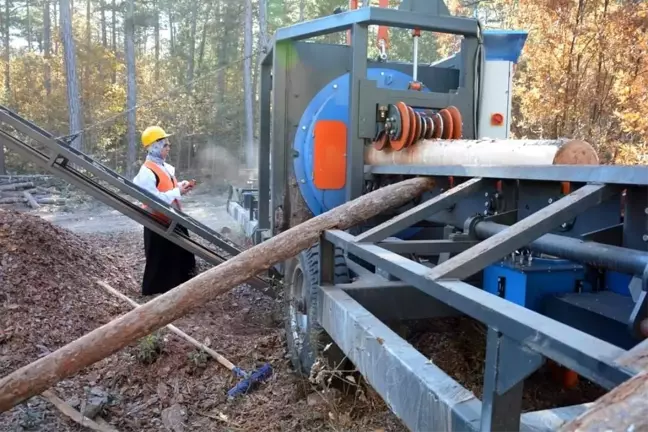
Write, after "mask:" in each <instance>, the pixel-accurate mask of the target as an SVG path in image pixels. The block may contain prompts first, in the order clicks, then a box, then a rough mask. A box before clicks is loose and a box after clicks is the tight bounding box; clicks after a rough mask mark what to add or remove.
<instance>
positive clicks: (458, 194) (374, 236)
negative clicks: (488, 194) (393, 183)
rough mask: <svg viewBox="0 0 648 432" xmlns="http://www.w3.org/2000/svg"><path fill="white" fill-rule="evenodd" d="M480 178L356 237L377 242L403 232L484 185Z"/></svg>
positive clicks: (359, 240) (471, 180)
mask: <svg viewBox="0 0 648 432" xmlns="http://www.w3.org/2000/svg"><path fill="white" fill-rule="evenodd" d="M484 183H485V182H483V181H482V179H480V178H473V179H470V180H468V181H466V182H464V183H461V184H459V185H457V186H455V187H453V188H452V189H449V190H447V191H445V192H443V193H441V194H440V195H437V196H436V197H434V198H432V199H429V200H427V201H425V202H423V203H421V204H419V205H417V206H415V207H413V208H411V209H409V210H407V211H405V212H403V213H401V214H399V215H398V216H395V217H394V218H392V219H390V220H388V221H385V222H383V223H381V224H380V225H377V226H375V227H373V228H371V229H370V230H367V231H365V232H363V233H362V234H359V235H358V236H357V237H356V241H358V242H377V241H380V240H383V239H385V238H387V237H390V236H392V235H394V234H396V233H399V232H401V231H402V230H404V229H407V228H409V227H411V226H412V225H414V224H415V223H417V222H420V221H422V220H424V219H427V218H428V217H430V216H432V215H433V214H435V213H437V212H440V211H441V210H444V209H447V208H448V207H450V206H452V205H453V204H455V203H457V202H458V201H460V200H462V199H463V198H465V197H466V196H468V195H470V194H473V193H475V192H478V191H480V190H481V189H482V188H483V187H484Z"/></svg>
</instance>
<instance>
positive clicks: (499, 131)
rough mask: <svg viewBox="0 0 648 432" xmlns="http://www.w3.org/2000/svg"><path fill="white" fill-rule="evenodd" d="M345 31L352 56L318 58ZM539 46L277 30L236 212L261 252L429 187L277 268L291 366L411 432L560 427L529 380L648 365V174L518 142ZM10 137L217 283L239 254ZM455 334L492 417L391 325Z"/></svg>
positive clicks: (81, 159) (444, 17)
mask: <svg viewBox="0 0 648 432" xmlns="http://www.w3.org/2000/svg"><path fill="white" fill-rule="evenodd" d="M369 25H378V26H380V30H379V32H378V34H379V35H380V36H381V39H380V40H379V47H380V48H381V55H379V56H378V58H376V59H368V58H367V57H368V49H367V46H368V43H369V41H368V26H369ZM388 27H397V28H405V29H411V30H413V36H414V38H413V40H414V49H413V51H414V60H413V62H412V63H399V62H391V61H389V60H388V58H387V56H386V55H385V51H384V50H383V49H384V48H385V47H386V38H385V35H386V30H385V29H386V28H388ZM343 31H347V32H348V35H349V41H348V43H347V44H346V45H335V44H324V43H315V42H310V41H307V39H309V38H312V37H315V36H320V35H325V34H329V33H335V32H343ZM424 31H432V32H440V33H449V34H455V35H460V36H462V37H463V39H462V42H461V49H460V51H459V52H458V53H456V54H455V55H453V56H451V57H449V58H447V59H444V60H443V61H440V62H436V63H433V64H430V63H426V62H425V61H423V60H424V59H419V58H418V56H417V45H416V41H417V37H418V35H419V34H420V32H424ZM525 38H526V33H525V32H521V31H484V30H482V28H481V26H480V23H479V21H478V20H476V19H471V18H461V17H455V16H451V15H450V14H449V12H448V9H447V7H446V6H445V4H444V3H443V1H442V0H409V1H408V0H403V1H402V2H401V3H400V6H399V7H398V9H389V8H386V7H380V8H375V7H362V8H360V9H357V10H349V11H346V12H342V13H337V14H334V15H331V16H328V17H324V18H320V19H316V20H313V21H308V22H303V23H299V24H296V25H293V26H290V27H286V28H282V29H279V30H278V31H277V32H276V34H275V37H274V40H273V41H272V43H271V44H270V45H269V46H268V49H267V52H265V55H264V58H263V61H262V70H261V98H260V104H261V110H260V112H261V119H260V146H259V167H258V187H253V186H254V185H246V186H245V187H244V188H241V189H232V191H231V192H232V193H231V195H230V199H229V201H228V210H229V211H230V213H231V214H232V215H233V216H234V217H236V219H237V220H238V221H239V222H240V223H241V224H242V226H243V227H244V229H245V231H246V233H247V234H248V235H249V236H250V240H251V241H252V242H254V243H257V244H258V243H262V242H264V241H266V240H267V239H270V238H272V237H273V236H275V235H277V234H278V233H280V232H282V231H284V230H286V229H287V228H289V227H292V226H295V225H297V224H299V223H301V222H303V221H305V220H307V219H308V218H311V217H313V216H316V215H320V214H322V213H324V212H326V211H328V210H330V209H333V208H336V207H338V206H340V205H342V204H344V203H345V202H348V201H350V200H353V199H356V198H358V197H360V196H362V195H364V194H365V193H367V192H369V191H372V190H375V189H376V188H380V187H383V186H385V185H389V184H391V183H394V182H398V181H400V180H402V179H405V178H408V177H416V176H425V177H429V178H432V179H434V181H435V189H434V190H433V191H432V192H430V193H426V194H425V195H424V196H422V197H421V198H419V199H417V200H415V201H412V202H411V203H409V204H408V205H406V206H404V207H402V208H400V209H398V210H397V211H395V212H392V213H390V214H384V215H382V216H381V217H378V218H376V219H375V220H371V221H369V222H368V223H367V224H366V225H365V226H362V227H359V228H354V229H353V230H349V231H348V232H347V231H342V230H327V231H325V232H324V233H323V235H322V236H321V240H320V242H319V244H318V245H315V246H313V247H311V248H310V249H308V250H305V251H303V252H301V253H300V254H299V255H298V256H296V257H294V258H293V259H291V260H289V261H287V262H285V263H283V264H282V265H280V266H278V267H279V268H278V269H276V270H278V271H280V272H281V274H282V275H283V278H284V287H285V294H286V300H287V301H286V330H287V332H286V333H287V340H288V348H289V352H290V356H291V359H292V360H293V363H294V365H295V367H296V368H297V369H298V370H300V371H301V372H303V373H309V372H310V370H311V368H312V366H313V365H314V364H315V363H316V362H317V361H318V360H319V359H320V358H321V357H322V356H323V355H324V356H328V357H329V358H335V353H336V352H337V354H338V359H339V358H341V357H345V358H347V359H348V360H350V361H351V362H352V363H353V364H354V366H355V367H356V368H357V369H358V371H359V372H360V373H361V374H362V375H363V376H364V377H365V378H366V380H367V381H368V382H369V383H370V384H371V385H372V386H373V388H374V389H375V390H376V391H377V392H378V393H379V394H380V395H381V396H382V398H383V399H384V400H385V401H386V403H387V404H388V405H389V407H390V409H391V410H392V411H393V412H394V413H395V414H396V415H397V416H398V417H399V418H400V419H401V420H402V422H403V423H404V424H405V425H406V426H407V427H408V428H409V429H410V430H412V431H445V430H448V431H454V430H482V431H514V430H524V431H546V430H555V429H557V428H559V427H561V425H564V424H565V422H568V421H570V420H572V419H574V418H575V417H576V416H578V415H579V414H580V413H582V412H583V411H585V410H586V409H587V407H588V405H587V404H583V405H577V406H567V407H556V408H553V409H547V410H543V411H536V412H525V413H522V409H521V406H522V391H523V385H524V380H525V379H526V378H527V377H529V376H530V375H531V374H532V373H533V372H534V371H536V370H538V369H539V368H540V367H541V366H542V365H543V364H544V363H545V362H546V361H547V360H551V361H554V362H556V363H558V364H560V365H563V366H564V367H566V368H568V369H570V370H571V371H574V372H575V373H577V374H578V375H581V376H583V377H585V378H587V379H589V380H591V381H593V382H595V383H597V384H598V385H600V386H602V387H604V388H606V389H613V388H615V387H617V386H618V385H619V384H621V383H623V382H625V381H627V380H628V379H630V378H631V377H634V376H635V375H636V374H637V373H638V372H639V370H640V369H641V366H642V365H641V364H640V362H639V361H637V360H640V359H641V358H645V357H646V356H645V353H644V351H645V350H646V348H647V347H646V342H642V341H643V339H644V338H645V336H642V335H641V323H642V322H643V321H644V320H645V319H646V318H647V314H648V305H647V304H646V303H647V301H648V300H647V298H646V291H648V167H645V166H600V165H598V157H597V156H596V152H595V151H594V149H593V148H592V146H591V145H589V144H588V143H586V142H584V141H579V140H569V139H560V140H513V139H509V130H510V119H511V93H512V89H511V85H512V84H511V83H512V81H511V76H512V73H513V68H514V64H515V63H516V62H517V59H518V57H519V55H520V52H521V49H522V47H523V45H524V42H525ZM0 123H2V125H3V126H4V127H3V128H2V129H0V140H1V141H2V144H4V145H5V146H6V147H8V148H11V149H13V150H15V151H17V152H19V153H20V154H22V155H23V156H25V157H26V158H28V159H29V160H31V161H33V162H35V163H37V164H38V165H39V166H41V167H42V168H44V169H46V170H48V171H50V172H52V173H53V174H55V175H57V176H60V177H61V178H63V179H66V180H67V181H69V182H70V183H71V184H73V185H75V186H78V187H80V188H82V189H83V190H85V191H86V192H88V193H90V194H91V195H93V196H94V197H95V198H97V199H99V200H100V201H102V202H104V203H105V204H107V205H110V206H112V207H113V208H115V209H117V210H119V211H120V212H122V213H123V214H125V215H126V216H128V217H131V218H132V219H133V220H135V221H137V222H139V223H140V224H142V225H144V226H147V227H149V228H151V229H153V230H155V231H156V232H158V233H159V234H160V235H163V236H165V237H167V238H169V239H170V240H172V241H174V242H175V243H176V244H179V245H180V246H182V247H184V248H186V249H187V250H190V251H192V252H194V253H196V254H197V255H199V256H201V257H203V258H204V259H206V260H208V261H210V262H212V263H213V264H216V265H217V264H219V263H221V262H223V261H224V260H226V259H227V258H228V257H232V256H235V255H238V254H239V253H240V248H239V247H237V246H236V245H234V244H232V243H231V242H229V241H227V240H226V239H224V238H223V237H221V236H220V235H219V234H218V233H216V232H214V231H213V230H211V229H210V228H209V227H206V226H204V225H203V224H201V223H200V222H198V221H196V220H194V219H193V218H191V217H190V216H188V215H186V214H184V213H182V212H180V211H176V210H173V209H172V208H170V207H169V206H166V205H165V204H164V203H163V202H161V201H159V200H157V199H156V198H155V197H153V196H151V195H149V194H147V193H146V192H144V191H142V190H141V189H140V188H138V187H137V186H135V185H134V184H133V183H131V182H130V181H129V180H128V179H125V178H124V177H122V176H120V175H119V174H117V173H115V172H114V171H112V170H110V169H109V168H108V167H106V166H104V165H102V164H100V163H98V162H97V161H95V160H93V159H92V158H91V157H89V156H87V155H85V154H83V153H81V152H79V151H76V150H74V149H73V148H72V147H71V146H70V145H69V143H67V142H66V141H65V140H63V139H59V138H56V137H54V136H53V135H52V134H51V133H49V132H47V131H45V130H43V129H41V128H39V127H38V126H36V125H34V124H33V123H31V122H29V121H28V120H26V119H23V118H22V117H20V116H18V115H17V114H15V113H13V112H12V111H10V110H9V109H6V108H1V107H0ZM141 204H146V205H147V206H148V207H149V208H152V209H153V210H155V211H157V212H161V213H163V214H165V215H166V216H167V217H168V218H170V219H171V221H172V222H171V224H170V225H163V224H161V223H160V222H159V221H157V220H156V219H154V218H152V217H151V215H150V214H149V213H148V212H146V211H145V210H143V209H142V206H141ZM177 225H183V226H185V227H187V228H188V230H189V232H190V233H191V235H192V236H193V237H194V238H190V237H187V236H184V235H183V234H181V233H180V232H179V231H178V230H176V229H175V228H176V226H177ZM196 237H198V238H201V239H202V240H203V242H198V241H196ZM207 245H209V246H207ZM251 283H252V284H254V285H256V286H258V287H260V288H264V287H266V282H265V281H264V280H263V278H262V277H257V278H254V279H253V280H251ZM460 315H467V316H470V317H472V318H474V319H476V320H478V321H480V322H481V323H483V324H484V325H485V326H486V327H487V329H488V330H487V336H486V337H487V350H486V359H485V370H484V387H483V395H482V398H481V400H480V399H479V398H477V397H476V396H475V395H474V394H473V393H472V392H471V391H469V390H468V389H466V388H464V387H463V386H462V385H461V384H460V383H458V382H457V381H456V380H455V379H453V378H452V377H450V376H449V375H448V374H447V373H446V372H444V371H443V370H442V369H441V368H439V367H438V366H437V365H435V364H434V363H433V362H431V361H429V360H428V359H427V358H426V357H425V356H423V355H422V354H421V353H420V352H419V351H417V350H416V349H415V348H414V347H413V346H412V345H411V344H409V343H408V342H407V341H406V340H404V339H403V338H401V337H400V336H399V335H398V334H397V333H396V332H394V331H393V330H392V329H391V328H390V327H389V326H388V325H387V324H385V323H386V322H393V321H400V320H410V319H421V318H435V317H444V316H460ZM331 342H333V343H334V345H333V348H330V349H328V350H326V352H325V353H323V349H322V348H323V347H324V346H328V345H329V344H330V343H331Z"/></svg>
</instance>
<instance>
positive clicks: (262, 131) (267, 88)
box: [258, 64, 272, 230]
mask: <svg viewBox="0 0 648 432" xmlns="http://www.w3.org/2000/svg"><path fill="white" fill-rule="evenodd" d="M271 71H272V65H271V64H262V65H261V94H260V100H259V105H260V107H259V109H260V119H259V123H260V126H259V157H258V165H259V174H258V175H259V225H258V227H259V230H267V229H270V226H271V225H270V130H271V128H270V122H271V121H272V119H271V118H270V97H271V85H272V81H271V80H272V77H271V75H270V73H271Z"/></svg>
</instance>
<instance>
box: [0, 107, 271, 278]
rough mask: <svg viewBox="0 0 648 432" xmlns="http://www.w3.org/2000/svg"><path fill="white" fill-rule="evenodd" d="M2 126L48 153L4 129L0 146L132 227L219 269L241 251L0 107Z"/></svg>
mask: <svg viewBox="0 0 648 432" xmlns="http://www.w3.org/2000/svg"><path fill="white" fill-rule="evenodd" d="M0 124H4V125H6V126H9V127H11V128H13V129H14V130H15V131H16V132H18V133H20V134H24V135H25V136H27V137H28V138H29V139H33V140H34V141H36V142H37V143H39V144H41V145H43V146H44V147H45V148H46V149H47V152H48V153H44V152H42V151H41V150H39V149H38V148H36V147H35V146H33V145H30V144H28V143H27V142H25V141H23V140H22V139H21V138H19V137H18V136H16V135H15V134H12V133H10V132H8V131H7V129H6V128H5V129H3V130H0V141H1V142H2V143H3V144H4V145H5V146H6V147H8V148H12V149H14V150H15V151H17V152H18V153H20V154H22V155H23V156H25V157H27V158H28V159H29V160H31V161H33V162H35V163H36V164H38V165H39V166H41V167H42V168H44V169H46V170H48V171H49V172H51V173H52V174H54V175H56V176H58V177H60V178H62V179H64V180H66V181H68V182H69V183H71V184H72V185H74V186H77V187H79V188H81V189H82V190H84V191H85V192H87V193H88V194H90V195H92V196H93V197H95V198H96V199H98V200H99V201H101V202H102V203H104V204H106V205H108V206H110V207H112V208H114V209H116V210H117V211H119V212H120V213H122V214H124V215H125V216H127V217H129V218H131V219H132V220H134V221H135V222H137V223H139V224H141V225H143V226H145V227H147V228H149V229H151V230H153V231H154V232H156V233H157V234H159V235H161V236H163V237H165V238H167V239H168V240H170V241H172V242H173V243H175V244H177V245H178V246H180V247H182V248H184V249H186V250H188V251H190V252H192V253H194V254H196V255H198V256H199V257H201V258H203V259H204V260H206V261H208V262H210V263H212V264H214V265H218V264H220V263H222V262H224V261H226V260H227V259H228V257H231V256H235V255H238V254H239V253H240V252H241V251H240V250H239V248H238V247H237V246H235V245H234V244H233V243H231V242H230V241H229V240H227V239H225V238H224V237H222V236H221V235H220V234H218V233H216V232H215V231H213V230H212V229H210V228H209V227H207V226H205V225H203V224H202V223H200V222H199V221H197V220H195V219H194V218H192V217H191V216H189V215H187V214H186V213H183V212H181V211H179V210H176V209H174V208H172V207H171V206H168V205H167V204H166V203H165V202H163V201H161V200H160V199H158V198H157V197H155V196H154V195H151V194H150V193H148V192H147V191H145V190H143V189H141V188H139V187H138V186H137V185H135V184H134V183H132V182H131V181H130V180H128V179H126V178H125V177H122V176H121V175H119V174H118V173H116V172H114V171H112V170H111V169H110V168H108V167H106V166H105V165H102V164H101V163H99V162H97V161H95V160H94V159H92V158H90V157H89V156H87V155H85V154H84V153H82V152H80V151H78V150H76V149H74V148H72V147H71V146H69V145H68V144H66V143H64V142H63V141H61V140H59V139H56V138H55V137H54V135H52V134H51V133H49V132H47V131H45V130H43V129H41V128H39V127H38V126H36V125H35V124H33V123H32V122H30V121H28V120H26V119H24V118H22V117H21V116H19V115H17V114H16V113H14V112H13V111H11V110H10V109H8V108H6V107H2V106H0ZM106 184H107V185H106ZM110 187H112V188H114V189H117V190H118V191H120V192H122V193H123V194H125V195H127V196H128V197H130V198H133V199H135V200H137V201H139V202H140V203H142V204H146V205H147V206H149V207H150V208H151V209H152V210H153V211H157V212H160V213H162V214H164V215H165V216H166V217H168V218H169V219H170V220H171V223H170V225H165V224H163V223H161V222H159V221H158V220H157V219H155V218H154V217H153V216H152V215H151V213H149V212H147V211H146V210H144V209H143V208H142V207H141V206H140V205H138V204H137V203H134V202H132V201H130V200H128V199H126V198H125V197H123V196H121V195H119V194H118V193H116V192H115V190H114V189H111V188H110ZM178 227H185V228H186V229H187V230H188V231H189V232H190V233H192V234H193V235H195V236H198V237H200V238H202V239H204V240H205V241H207V242H208V243H209V244H211V245H213V246H215V247H216V248H217V250H214V249H212V248H209V247H207V246H204V245H202V244H200V243H199V242H197V241H196V240H193V239H191V238H190V237H188V236H185V235H184V234H183V233H182V232H181V231H179V230H178V229H177V228H178ZM250 284H251V285H253V286H254V287H255V288H259V289H264V288H267V286H268V284H267V283H266V282H265V281H264V280H263V279H261V278H259V277H255V278H253V279H252V280H251V281H250Z"/></svg>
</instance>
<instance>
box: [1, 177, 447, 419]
mask: <svg viewBox="0 0 648 432" xmlns="http://www.w3.org/2000/svg"><path fill="white" fill-rule="evenodd" d="M432 187H434V181H433V180H432V179H429V178H414V179H410V180H405V181H403V182H400V183H396V184H392V185H389V186H386V187H384V188H382V189H378V190H376V191H374V192H371V193H369V194H366V195H363V196H361V197H359V198H357V199H355V200H353V201H349V202H347V203H345V204H343V205H341V206H339V207H336V208H334V209H332V210H330V211H328V212H326V213H323V214H321V215H319V216H317V217H315V218H313V219H310V220H308V221H306V222H304V223H303V224H301V225H298V226H296V227H294V228H291V229H289V230H287V231H284V232H282V233H281V234H279V235H277V236H275V237H272V238H271V239H269V240H267V241H265V242H263V243H261V244H259V245H257V246H255V247H253V248H250V249H247V250H245V251H243V252H242V253H241V254H239V255H237V256H235V257H233V258H231V259H229V260H228V261H226V262H224V263H222V264H220V265H218V266H216V267H213V268H212V269H210V270H208V271H206V272H204V273H202V274H200V275H198V276H196V277H195V278H193V279H191V280H189V281H187V282H185V283H183V284H182V285H179V286H177V287H175V288H174V289H172V290H171V291H169V292H167V293H165V294H163V295H161V296H159V297H157V298H155V299H154V300H151V301H150V302H148V303H146V304H144V305H142V306H140V307H138V308H136V309H134V310H132V311H130V312H128V313H126V314H124V315H122V316H121V317H119V318H117V319H115V320H113V321H111V322H110V323H108V324H105V325H103V326H102V327H99V328H98V329H95V330H94V331H92V332H90V333H88V334H86V335H84V336H82V337H81V338H79V339H77V340H75V341H73V342H71V343H69V344H67V345H65V346H64V347H62V348H59V349H58V350H56V351H55V352H53V353H51V354H49V355H47V356H45V357H42V358H40V359H39V360H37V361H35V362H33V363H31V364H28V365H26V366H24V367H22V368H20V369H18V370H17V371H14V372H13V373H11V374H9V375H8V376H6V377H4V378H2V379H1V380H0V412H4V411H7V410H8V409H10V408H12V407H14V406H15V405H17V404H19V403H21V402H23V401H25V400H27V399H29V398H30V397H32V396H35V395H38V394H40V393H41V392H43V391H44V390H46V389H48V388H49V387H51V386H52V385H54V384H56V383H57V382H59V381H61V380H63V379H65V378H67V377H69V376H71V375H73V374H75V373H77V372H78V371H80V370H81V369H83V368H84V367H86V366H90V365H91V364H93V363H95V362H98V361H99V360H102V359H104V358H106V357H108V356H110V355H112V354H114V353H115V352H117V351H119V350H120V349H122V348H124V347H126V346H127V345H129V344H130V343H132V342H134V341H136V340H138V339H139V338H142V337H144V336H146V335H148V334H150V333H152V332H153V331H155V330H157V329H159V328H161V327H162V326H165V325H167V324H169V323H172V322H173V321H175V320H177V319H178V318H180V317H182V316H184V315H186V314H187V313H189V312H190V311H191V310H192V309H194V308H196V307H198V306H201V305H203V304H204V303H205V302H207V301H211V300H213V299H214V298H215V297H216V296H218V295H221V294H223V293H224V292H227V291H229V290H230V289H232V288H234V287H236V286H238V285H240V284H242V283H244V282H245V281H247V280H248V279H250V278H252V277H254V276H255V275H257V274H259V273H261V272H262V271H265V270H267V269H269V268H270V267H271V266H273V265H275V264H277V263H279V262H282V261H285V260H287V259H289V258H291V257H293V256H295V255H297V254H298V253H299V252H301V251H302V250H304V249H307V248H309V247H311V246H312V245H314V244H316V243H317V242H318V241H319V238H320V235H321V234H322V233H323V232H324V231H326V230H330V229H341V230H345V229H348V228H350V227H353V226H355V225H357V224H359V223H361V222H364V221H366V220H367V219H370V218H372V217H375V216H378V215H379V214H381V213H383V212H385V211H387V210H390V209H393V208H396V207H400V206H402V205H404V204H406V203H407V202H409V201H411V200H412V199H413V198H415V197H417V196H419V195H421V194H422V193H423V192H426V191H429V190H430V189H432Z"/></svg>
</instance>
